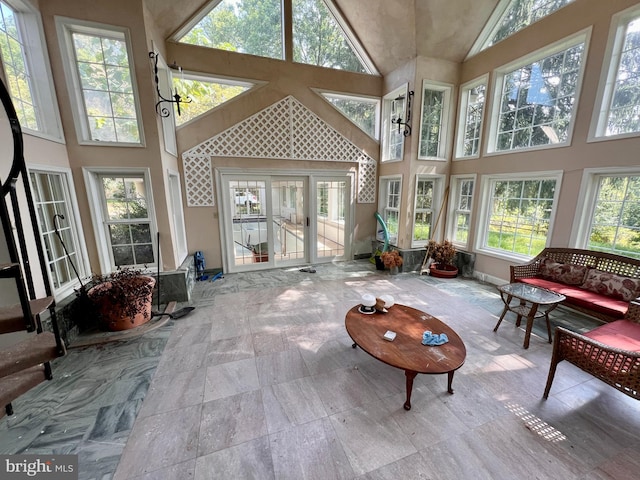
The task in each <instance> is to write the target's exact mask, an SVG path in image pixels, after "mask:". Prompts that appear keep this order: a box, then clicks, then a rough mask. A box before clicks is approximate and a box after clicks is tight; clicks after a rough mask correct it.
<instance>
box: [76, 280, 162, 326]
mask: <svg viewBox="0 0 640 480" xmlns="http://www.w3.org/2000/svg"><path fill="white" fill-rule="evenodd" d="M91 283H92V286H91V288H90V289H89V290H88V291H87V298H88V300H89V303H90V305H91V310H92V312H91V313H92V314H94V315H96V316H97V318H98V321H99V323H100V325H101V326H102V327H103V328H106V329H108V330H111V331H119V330H127V329H129V328H133V327H137V326H140V325H142V324H144V323H146V322H148V321H149V320H150V319H151V302H152V298H153V287H154V286H155V283H156V280H155V278H153V277H150V276H147V275H144V274H143V273H142V271H140V270H135V269H131V268H122V269H118V270H116V271H115V272H112V273H109V274H107V275H94V276H93V277H92V278H91Z"/></svg>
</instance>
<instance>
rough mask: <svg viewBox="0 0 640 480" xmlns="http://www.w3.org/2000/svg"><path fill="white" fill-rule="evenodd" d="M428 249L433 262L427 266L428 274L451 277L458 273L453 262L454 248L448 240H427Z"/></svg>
mask: <svg viewBox="0 0 640 480" xmlns="http://www.w3.org/2000/svg"><path fill="white" fill-rule="evenodd" d="M427 248H428V251H429V252H430V255H431V258H432V259H433V262H432V263H431V265H430V266H429V274H430V275H431V276H434V277H439V278H453V277H455V276H457V275H458V268H457V267H456V266H455V265H454V264H453V261H454V259H455V256H456V248H455V247H454V246H453V244H452V243H451V242H450V241H449V240H443V241H442V242H439V243H438V242H436V241H435V240H429V245H428V247H427Z"/></svg>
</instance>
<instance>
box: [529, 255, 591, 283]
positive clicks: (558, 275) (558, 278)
mask: <svg viewBox="0 0 640 480" xmlns="http://www.w3.org/2000/svg"><path fill="white" fill-rule="evenodd" d="M588 270H590V269H589V267H582V266H580V265H571V264H570V263H560V262H554V261H553V260H551V259H549V258H545V259H544V260H543V261H542V263H541V264H540V270H539V274H540V277H542V278H544V279H546V280H552V281H554V282H560V283H564V284H567V285H582V283H583V282H584V281H585V275H586V274H587V271H588Z"/></svg>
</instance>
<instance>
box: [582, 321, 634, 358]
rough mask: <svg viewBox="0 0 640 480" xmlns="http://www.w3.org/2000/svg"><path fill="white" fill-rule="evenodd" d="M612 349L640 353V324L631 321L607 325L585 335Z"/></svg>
mask: <svg viewBox="0 0 640 480" xmlns="http://www.w3.org/2000/svg"><path fill="white" fill-rule="evenodd" d="M584 336H585V337H589V338H592V339H593V340H596V341H598V342H600V343H604V344H605V345H609V346H611V347H615V348H620V349H622V350H629V351H631V352H640V324H639V323H634V322H632V321H630V320H616V321H615V322H611V323H606V324H604V325H601V326H599V327H596V328H594V329H593V330H591V331H589V332H587V333H585V334H584Z"/></svg>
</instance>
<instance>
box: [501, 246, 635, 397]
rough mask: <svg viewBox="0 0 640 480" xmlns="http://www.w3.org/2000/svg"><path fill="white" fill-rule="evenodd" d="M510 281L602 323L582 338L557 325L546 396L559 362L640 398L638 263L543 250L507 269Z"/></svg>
mask: <svg viewBox="0 0 640 480" xmlns="http://www.w3.org/2000/svg"><path fill="white" fill-rule="evenodd" d="M511 282H524V283H528V284H531V285H535V286H537V287H542V288H547V289H549V290H553V291H555V292H558V293H561V294H562V295H564V296H565V297H566V300H565V301H564V302H563V305H565V306H567V307H571V308H573V309H575V310H578V311H580V312H582V313H587V314H589V315H591V316H594V317H596V318H598V319H600V320H603V321H604V322H606V323H604V324H603V325H601V326H599V327H597V328H595V329H593V330H590V331H589V332H586V333H584V334H579V333H576V332H572V331H570V330H567V329H566V328H563V327H557V328H556V331H555V337H554V341H553V354H552V357H551V365H550V367H549V375H548V378H547V385H546V387H545V390H544V398H547V397H548V396H549V391H550V390H551V385H552V383H553V378H554V376H555V373H556V367H557V365H558V363H560V362H561V361H562V360H567V361H568V362H569V363H572V364H574V365H576V366H577V367H578V368H580V369H581V370H583V371H585V372H587V373H589V374H591V375H593V376H594V377H596V378H599V379H600V380H602V381H603V382H605V383H607V384H608V385H611V386H612V387H614V388H616V389H617V390H619V391H621V392H623V393H624V394H625V395H628V396H630V397H632V398H635V399H640V298H638V297H639V296H640V260H635V259H632V258H627V257H622V256H619V255H613V254H609V253H603V252H595V251H591V250H578V249H569V248H546V249H545V250H543V251H542V252H541V253H540V254H539V255H538V256H536V257H535V258H534V259H533V260H531V261H530V262H528V263H527V264H524V265H514V266H512V267H511Z"/></svg>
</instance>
